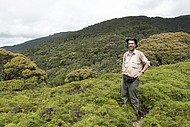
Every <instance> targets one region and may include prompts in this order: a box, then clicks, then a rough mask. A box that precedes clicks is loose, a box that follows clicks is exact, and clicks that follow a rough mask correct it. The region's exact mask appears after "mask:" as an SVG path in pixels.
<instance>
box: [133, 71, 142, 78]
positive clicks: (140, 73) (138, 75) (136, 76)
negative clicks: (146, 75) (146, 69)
mask: <svg viewBox="0 0 190 127" xmlns="http://www.w3.org/2000/svg"><path fill="white" fill-rule="evenodd" d="M142 74H143V73H142V72H139V73H138V74H137V75H135V76H134V78H140V77H141V75H142Z"/></svg>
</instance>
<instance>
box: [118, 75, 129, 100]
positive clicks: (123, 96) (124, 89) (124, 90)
mask: <svg viewBox="0 0 190 127" xmlns="http://www.w3.org/2000/svg"><path fill="white" fill-rule="evenodd" d="M120 91H121V99H123V102H124V103H127V100H128V88H127V84H126V81H125V78H124V76H123V78H122V80H121V86H120Z"/></svg>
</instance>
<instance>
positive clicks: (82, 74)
mask: <svg viewBox="0 0 190 127" xmlns="http://www.w3.org/2000/svg"><path fill="white" fill-rule="evenodd" d="M94 77H97V73H96V72H94V71H93V70H92V69H88V68H87V69H78V70H75V71H72V72H70V73H69V74H68V75H67V76H66V79H65V82H72V81H81V80H84V79H87V78H94Z"/></svg>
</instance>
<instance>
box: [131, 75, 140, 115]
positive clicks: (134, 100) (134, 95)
mask: <svg viewBox="0 0 190 127" xmlns="http://www.w3.org/2000/svg"><path fill="white" fill-rule="evenodd" d="M128 87H129V88H128V89H129V96H130V99H131V104H132V106H133V109H134V111H135V115H136V116H138V112H139V97H138V92H139V79H136V80H135V81H134V82H132V83H131V84H129V86H128Z"/></svg>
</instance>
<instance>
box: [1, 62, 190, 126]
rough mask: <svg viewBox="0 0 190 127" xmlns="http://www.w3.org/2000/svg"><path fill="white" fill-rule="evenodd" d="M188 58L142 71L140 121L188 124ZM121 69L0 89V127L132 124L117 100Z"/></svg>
mask: <svg viewBox="0 0 190 127" xmlns="http://www.w3.org/2000/svg"><path fill="white" fill-rule="evenodd" d="M189 75H190V62H181V63H177V64H171V65H162V66H159V67H152V68H150V69H149V70H147V71H146V73H145V74H144V75H143V76H142V77H140V89H139V90H140V91H139V92H140V93H139V97H140V114H141V116H142V117H143V120H142V127H188V126H190V116H189V114H190V109H189V107H190V76H189ZM121 77H122V75H121V74H117V73H115V74H114V73H107V74H104V75H102V76H100V77H99V78H90V79H86V80H82V81H75V82H71V83H67V84H65V85H62V86H58V87H54V88H47V87H43V88H35V89H30V90H22V91H18V90H14V89H11V87H10V89H8V90H3V89H1V91H0V116H1V117H0V127H4V126H5V127H40V126H42V127H83V126H87V127H93V126H101V127H102V126H110V127H112V126H116V127H132V122H133V121H134V120H135V115H134V112H133V109H132V107H131V106H130V104H129V103H128V104H127V105H123V104H122V103H121V102H122V101H121V100H120V82H121ZM1 87H2V86H1V85H0V88H1Z"/></svg>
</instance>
